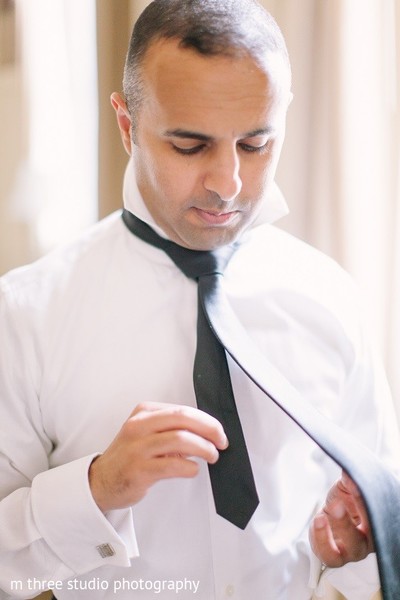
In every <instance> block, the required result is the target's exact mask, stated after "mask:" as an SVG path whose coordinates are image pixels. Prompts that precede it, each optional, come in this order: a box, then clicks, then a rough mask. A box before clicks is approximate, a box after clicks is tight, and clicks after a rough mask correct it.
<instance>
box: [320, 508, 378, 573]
mask: <svg viewBox="0 0 400 600" xmlns="http://www.w3.org/2000/svg"><path fill="white" fill-rule="evenodd" d="M323 512H324V513H325V514H326V516H327V518H328V520H329V524H330V528H331V531H332V535H333V537H334V539H335V543H336V546H337V548H338V550H339V552H340V554H341V556H342V558H343V561H344V563H347V562H349V561H356V560H361V559H362V558H365V556H366V555H367V554H368V539H367V537H366V536H365V534H364V532H363V531H362V530H361V529H360V528H359V527H358V526H356V525H355V523H354V521H353V518H352V516H351V515H350V514H349V513H348V511H347V509H346V505H345V504H344V503H343V502H341V501H338V502H336V503H335V504H332V505H331V506H330V507H329V508H328V507H325V508H324V509H323Z"/></svg>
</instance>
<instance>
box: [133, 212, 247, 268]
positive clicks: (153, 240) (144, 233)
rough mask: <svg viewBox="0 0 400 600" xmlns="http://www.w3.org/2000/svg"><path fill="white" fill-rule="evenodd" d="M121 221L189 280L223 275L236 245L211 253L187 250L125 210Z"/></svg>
mask: <svg viewBox="0 0 400 600" xmlns="http://www.w3.org/2000/svg"><path fill="white" fill-rule="evenodd" d="M122 219H123V221H124V223H125V225H126V226H127V228H128V229H129V230H130V231H131V232H132V233H133V234H134V235H136V236H137V237H138V238H140V239H141V240H143V241H144V242H147V243H148V244H151V245H152V246H155V247H156V248H160V249H161V250H164V252H165V253H166V254H168V256H169V257H170V258H171V260H172V261H173V262H174V263H175V264H176V266H177V267H178V268H179V269H180V270H181V271H182V273H184V274H185V275H186V277H189V278H190V279H199V278H200V277H204V276H206V275H215V274H217V273H219V274H223V272H224V270H225V267H226V266H227V264H228V262H229V260H230V258H231V256H232V255H233V253H234V252H235V250H236V248H237V245H236V244H231V245H228V246H223V247H222V248H218V249H217V250H213V251H201V250H189V248H183V246H179V245H178V244H175V242H171V241H170V240H166V239H165V238H162V237H161V236H159V235H158V234H157V233H156V232H155V231H154V229H152V228H151V227H149V225H147V224H146V223H144V222H143V221H141V220H140V219H138V218H137V217H136V216H135V215H133V214H132V213H130V212H129V211H127V210H125V209H124V211H123V213H122Z"/></svg>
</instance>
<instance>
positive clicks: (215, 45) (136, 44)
mask: <svg viewBox="0 0 400 600" xmlns="http://www.w3.org/2000/svg"><path fill="white" fill-rule="evenodd" d="M160 39H166V40H167V39H175V40H177V41H178V42H179V46H180V47H181V48H187V49H189V48H191V49H192V50H194V51H196V52H198V53H200V54H202V55H204V56H231V57H238V56H243V55H245V54H246V55H250V56H252V57H253V59H254V60H255V61H257V62H259V63H260V64H261V65H262V64H263V62H264V61H265V57H266V55H267V54H268V53H269V52H279V53H280V54H281V55H282V57H284V59H285V60H286V62H287V65H288V68H289V69H290V65H289V58H288V54H287V49H286V44H285V40H284V39H283V36H282V33H281V31H280V29H279V27H278V26H277V24H276V22H275V21H274V19H273V18H272V17H271V15H270V14H269V13H268V12H267V11H266V10H265V9H264V8H263V7H262V6H260V5H259V4H258V3H257V2H255V1H254V0H154V1H153V2H151V4H149V6H148V7H147V8H146V9H145V10H144V11H143V13H142V14H141V16H140V17H139V19H138V20H137V22H136V25H135V27H134V30H133V33H132V37H131V40H130V44H129V50H128V53H127V57H126V62H125V70H124V80H123V90H124V95H125V99H126V102H127V106H128V108H129V110H130V113H131V116H132V119H133V125H134V124H135V119H136V117H137V115H138V112H139V107H140V104H141V102H142V101H143V100H144V90H143V81H142V77H141V67H142V63H143V58H144V56H145V54H146V52H147V50H148V49H149V47H150V46H151V45H152V44H153V43H154V42H155V41H157V40H160Z"/></svg>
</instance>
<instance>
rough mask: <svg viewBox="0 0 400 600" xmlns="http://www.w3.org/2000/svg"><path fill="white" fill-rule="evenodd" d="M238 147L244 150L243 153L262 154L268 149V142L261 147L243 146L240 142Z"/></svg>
mask: <svg viewBox="0 0 400 600" xmlns="http://www.w3.org/2000/svg"><path fill="white" fill-rule="evenodd" d="M239 147H240V148H241V149H242V150H244V152H249V153H252V152H255V153H257V154H263V153H264V152H266V151H267V150H268V147H269V140H268V141H267V142H265V144H262V145H261V146H253V145H252V144H245V143H244V142H240V143H239Z"/></svg>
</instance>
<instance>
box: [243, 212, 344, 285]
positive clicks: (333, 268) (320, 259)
mask: <svg viewBox="0 0 400 600" xmlns="http://www.w3.org/2000/svg"><path fill="white" fill-rule="evenodd" d="M240 254H241V255H240V258H241V259H242V261H243V264H246V263H247V265H248V264H249V263H252V264H254V265H255V267H256V269H257V270H258V271H259V272H265V273H271V272H275V273H276V274H278V273H279V274H280V276H281V278H282V279H290V278H292V277H294V278H295V279H297V276H301V277H303V278H306V279H309V278H311V279H312V280H313V279H315V277H317V276H318V277H319V276H321V275H324V274H327V275H328V276H329V277H333V278H334V279H335V280H338V281H343V282H344V281H346V282H348V281H349V275H348V274H347V273H346V271H345V270H344V269H343V268H342V267H341V266H340V265H339V264H338V263H337V262H336V261H335V260H334V259H333V258H331V257H329V256H327V255H326V254H324V253H323V252H322V251H320V250H318V249H317V248H315V247H313V246H311V245H310V244H308V243H307V242H305V241H303V240H301V239H299V238H297V237H295V236H294V235H292V234H290V233H288V232H286V231H284V230H283V229H280V228H279V227H277V226H275V225H269V224H266V225H263V226H260V227H257V228H255V229H254V230H253V231H252V232H251V235H250V236H249V237H248V238H247V239H245V240H244V243H243V244H242V249H241V253H240Z"/></svg>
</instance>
